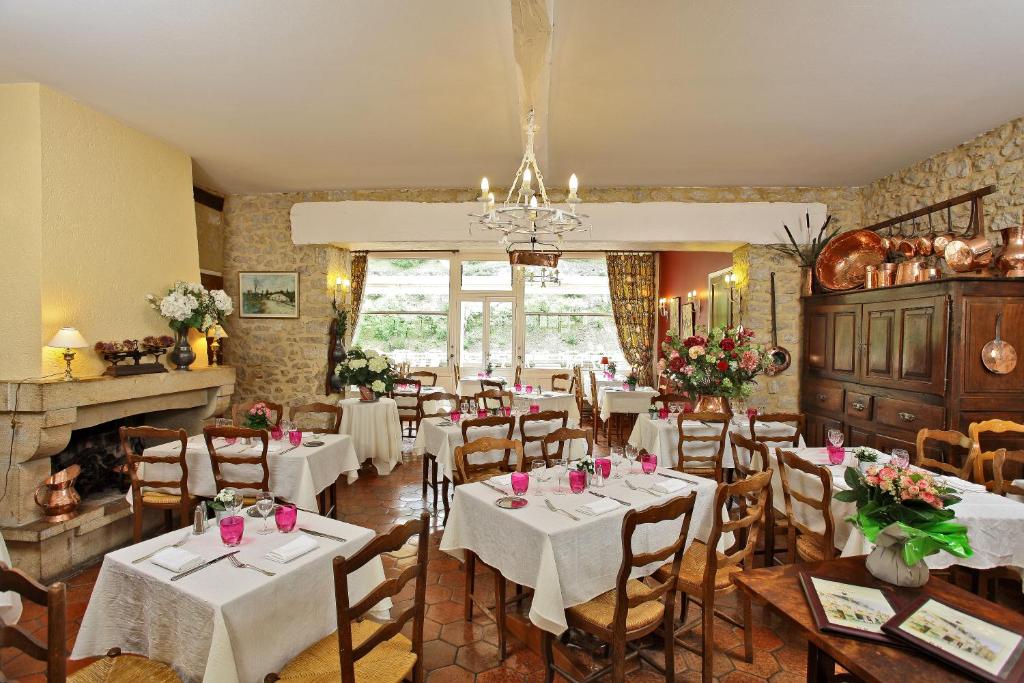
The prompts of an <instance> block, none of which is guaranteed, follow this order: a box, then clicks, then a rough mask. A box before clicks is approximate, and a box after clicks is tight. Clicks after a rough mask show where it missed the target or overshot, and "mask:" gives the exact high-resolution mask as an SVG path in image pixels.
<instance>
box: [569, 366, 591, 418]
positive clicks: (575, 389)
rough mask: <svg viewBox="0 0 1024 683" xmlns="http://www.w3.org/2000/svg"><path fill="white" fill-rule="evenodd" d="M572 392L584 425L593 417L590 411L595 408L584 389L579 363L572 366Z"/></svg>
mask: <svg viewBox="0 0 1024 683" xmlns="http://www.w3.org/2000/svg"><path fill="white" fill-rule="evenodd" d="M572 394H573V397H574V398H575V399H576V410H577V412H579V414H580V426H581V427H582V426H583V422H584V421H585V420H588V419H591V414H590V411H591V410H593V406H591V405H590V402H589V401H588V400H587V397H586V393H585V392H584V391H583V371H582V370H581V369H580V366H579V365H574V366H572Z"/></svg>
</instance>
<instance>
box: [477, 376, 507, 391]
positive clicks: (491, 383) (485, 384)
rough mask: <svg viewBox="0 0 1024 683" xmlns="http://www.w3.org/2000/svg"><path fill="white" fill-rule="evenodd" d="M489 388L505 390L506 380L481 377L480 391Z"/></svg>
mask: <svg viewBox="0 0 1024 683" xmlns="http://www.w3.org/2000/svg"><path fill="white" fill-rule="evenodd" d="M488 389H497V390H498V391H504V390H505V384H504V382H499V381H498V380H496V379H481V380H480V391H487V390H488Z"/></svg>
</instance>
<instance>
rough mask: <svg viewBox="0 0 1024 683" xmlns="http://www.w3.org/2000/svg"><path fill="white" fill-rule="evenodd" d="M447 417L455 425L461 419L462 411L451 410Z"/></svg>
mask: <svg viewBox="0 0 1024 683" xmlns="http://www.w3.org/2000/svg"><path fill="white" fill-rule="evenodd" d="M448 417H449V418H451V421H452V422H454V423H455V424H458V423H459V421H460V420H461V419H462V411H461V410H453V411H452V412H450V413H448Z"/></svg>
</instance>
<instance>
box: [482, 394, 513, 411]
mask: <svg viewBox="0 0 1024 683" xmlns="http://www.w3.org/2000/svg"><path fill="white" fill-rule="evenodd" d="M473 402H474V403H476V406H477V408H483V409H484V410H491V409H492V408H504V407H505V406H511V405H512V392H511V391H502V390H501V389H485V390H484V391H478V392H477V393H476V394H474V395H473Z"/></svg>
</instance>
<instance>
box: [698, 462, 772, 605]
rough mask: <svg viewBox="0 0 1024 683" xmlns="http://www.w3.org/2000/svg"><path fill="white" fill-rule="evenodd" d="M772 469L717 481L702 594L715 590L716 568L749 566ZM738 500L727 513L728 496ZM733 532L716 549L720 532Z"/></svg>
mask: <svg viewBox="0 0 1024 683" xmlns="http://www.w3.org/2000/svg"><path fill="white" fill-rule="evenodd" d="M771 481H772V470H771V469H768V470H765V471H764V472H758V473H757V474H754V475H751V476H749V477H747V478H746V479H742V480H740V481H736V482H733V483H731V484H725V483H719V484H718V489H717V490H716V491H715V504H714V506H713V507H712V508H711V515H712V523H711V533H710V534H709V535H708V539H707V556H706V559H705V570H704V582H703V587H704V594H705V595H707V594H708V593H710V592H714V590H715V579H716V576H717V573H718V570H719V569H723V568H727V567H735V566H739V565H742V566H743V567H744V568H747V569H749V565H748V564H747V562H748V559H750V561H751V562H752V561H753V560H752V558H753V556H754V550H755V548H757V537H758V534H759V533H760V531H761V525H762V523H763V522H764V515H765V510H767V508H768V496H769V492H770V491H771V488H772V486H771ZM730 499H732V500H735V501H737V502H738V503H739V505H738V507H737V510H736V512H734V513H732V514H730V513H729V500H730ZM728 533H732V534H733V537H734V538H735V539H736V540H735V542H734V543H733V544H732V545H731V546H730V547H729V548H728V549H727V550H725V551H724V552H722V553H719V552H718V543H719V541H720V540H721V538H722V535H723V534H728Z"/></svg>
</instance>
